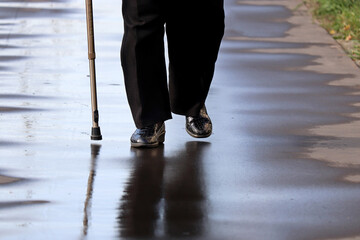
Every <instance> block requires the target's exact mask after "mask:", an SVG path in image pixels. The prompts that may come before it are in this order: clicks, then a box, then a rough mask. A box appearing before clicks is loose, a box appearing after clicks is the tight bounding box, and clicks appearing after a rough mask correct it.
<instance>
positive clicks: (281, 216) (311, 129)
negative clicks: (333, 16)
mask: <svg viewBox="0 0 360 240" xmlns="http://www.w3.org/2000/svg"><path fill="white" fill-rule="evenodd" d="M300 3H301V1H298V0H287V1H283V0H271V1H270V0H268V1H261V0H256V1H255V0H253V1H235V0H226V1H225V7H226V15H227V19H226V26H227V28H226V33H225V37H224V41H223V43H222V48H221V52H220V55H219V59H218V64H217V70H216V74H215V77H214V82H213V85H212V89H211V91H210V94H209V97H208V101H207V108H208V112H209V114H210V115H211V117H212V120H213V122H214V134H213V135H212V136H211V137H210V138H208V139H205V140H197V139H193V138H191V137H190V136H188V135H187V133H186V132H185V129H184V119H183V117H179V116H174V119H173V120H171V121H169V122H167V125H166V127H167V135H166V141H165V144H164V146H161V147H159V148H156V149H131V148H130V144H129V137H130V135H131V133H132V132H133V130H134V125H133V123H132V119H131V116H130V111H129V109H128V106H127V101H126V97H125V92H124V86H123V79H122V72H121V68H120V63H119V51H120V43H121V38H122V20H121V2H119V1H114V0H101V1H94V11H95V12H94V15H95V34H96V35H95V36H96V50H97V60H96V63H97V79H98V100H99V109H100V126H101V130H102V134H103V137H104V140H103V141H101V142H91V141H90V140H89V139H90V136H89V133H90V128H91V113H90V89H89V77H88V61H87V46H86V26H85V10H84V7H85V6H84V5H85V4H84V2H83V1H80V0H52V1H51V0H30V1H22V0H17V1H0V48H1V53H0V75H1V78H0V121H1V134H0V156H1V158H0V238H1V239H129V238H131V239H175V238H180V239H246V240H249V239H271V240H272V239H274V240H282V239H291V240H296V239H317V240H322V239H324V240H325V239H346V240H350V239H360V218H359V215H360V200H359V199H360V185H359V184H360V157H359V156H360V120H359V118H360V113H359V106H360V96H359V94H360V82H359V81H360V80H359V79H360V71H359V69H358V68H357V67H356V66H355V64H354V63H352V62H351V60H350V59H349V58H348V57H347V56H346V54H345V53H343V51H342V49H341V47H340V46H339V45H337V44H336V42H335V41H334V40H333V39H332V38H331V37H330V36H329V35H328V34H327V33H326V32H325V31H324V30H322V29H321V28H320V27H319V26H317V25H316V24H314V23H313V21H312V20H311V18H310V16H309V15H308V13H307V11H306V9H305V8H304V7H303V6H301V5H299V4H300Z"/></svg>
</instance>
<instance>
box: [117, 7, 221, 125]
mask: <svg viewBox="0 0 360 240" xmlns="http://www.w3.org/2000/svg"><path fill="white" fill-rule="evenodd" d="M123 18H124V25H125V33H124V37H123V42H122V48H121V62H122V67H123V72H124V78H125V87H126V93H127V97H128V101H129V105H130V108H131V111H132V115H133V118H134V121H135V124H136V127H138V128H142V127H145V126H148V125H151V124H154V123H157V122H161V121H165V120H167V119H170V118H171V112H173V113H176V114H181V115H187V116H195V115H197V114H198V112H199V111H200V108H201V107H202V106H203V104H204V102H205V99H206V97H207V94H208V91H209V88H210V84H211V81H212V78H213V74H214V66H215V62H216V59H217V54H218V51H219V46H220V42H221V39H222V36H223V34H224V10H223V0H123ZM165 25H166V35H167V40H168V53H169V90H168V86H167V73H166V64H165V56H164V55H165V52H164V31H165Z"/></svg>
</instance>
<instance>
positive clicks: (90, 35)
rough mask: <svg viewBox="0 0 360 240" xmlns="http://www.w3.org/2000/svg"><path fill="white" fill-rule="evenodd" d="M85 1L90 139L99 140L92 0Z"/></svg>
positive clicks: (100, 137)
mask: <svg viewBox="0 0 360 240" xmlns="http://www.w3.org/2000/svg"><path fill="white" fill-rule="evenodd" d="M85 3H86V26H87V40H88V58H89V69H90V88H91V109H92V134H91V139H93V140H101V139H102V136H101V133H100V127H99V112H98V106H97V92H96V72H95V43H94V42H95V40H94V23H93V7H92V0H85Z"/></svg>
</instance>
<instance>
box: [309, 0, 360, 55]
mask: <svg viewBox="0 0 360 240" xmlns="http://www.w3.org/2000/svg"><path fill="white" fill-rule="evenodd" d="M304 2H305V4H306V5H308V6H309V7H310V9H311V11H312V13H313V15H314V16H315V17H316V18H317V19H318V20H319V22H320V23H321V25H322V26H323V27H324V28H325V29H326V30H327V31H328V32H329V33H330V34H331V35H332V36H333V37H334V38H335V39H341V40H346V41H352V42H353V46H354V47H353V48H352V49H350V51H348V54H349V56H350V57H351V58H352V59H354V60H359V59H360V0H304Z"/></svg>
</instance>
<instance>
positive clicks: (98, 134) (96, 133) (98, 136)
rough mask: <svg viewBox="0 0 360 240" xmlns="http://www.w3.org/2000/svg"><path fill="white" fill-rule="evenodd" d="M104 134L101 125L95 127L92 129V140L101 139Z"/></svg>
mask: <svg viewBox="0 0 360 240" xmlns="http://www.w3.org/2000/svg"><path fill="white" fill-rule="evenodd" d="M101 139H102V135H101V131H100V127H93V128H92V129H91V140H101Z"/></svg>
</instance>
